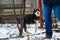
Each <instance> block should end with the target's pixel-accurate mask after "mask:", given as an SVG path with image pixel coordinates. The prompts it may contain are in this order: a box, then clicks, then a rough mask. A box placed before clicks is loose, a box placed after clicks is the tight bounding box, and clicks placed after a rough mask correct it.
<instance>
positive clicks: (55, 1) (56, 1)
mask: <svg viewBox="0 0 60 40" xmlns="http://www.w3.org/2000/svg"><path fill="white" fill-rule="evenodd" d="M50 2H52V4H54V5H60V0H43V3H44V4H45V5H47V4H50Z"/></svg>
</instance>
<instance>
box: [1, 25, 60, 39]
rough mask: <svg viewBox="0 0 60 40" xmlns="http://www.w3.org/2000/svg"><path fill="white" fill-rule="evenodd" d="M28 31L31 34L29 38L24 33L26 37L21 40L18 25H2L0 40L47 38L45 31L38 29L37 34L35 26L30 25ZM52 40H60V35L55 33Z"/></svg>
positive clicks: (24, 33)
mask: <svg viewBox="0 0 60 40" xmlns="http://www.w3.org/2000/svg"><path fill="white" fill-rule="evenodd" d="M27 26H28V25H27ZM27 30H28V31H29V32H31V34H30V35H29V36H27V35H28V34H27V33H26V32H24V31H23V36H24V37H23V38H20V37H18V36H19V31H18V28H17V24H0V40H42V39H43V38H44V37H45V29H39V28H38V30H37V32H35V25H34V24H30V25H29V27H28V29H27ZM51 40H60V33H57V32H55V31H53V37H52V39H51Z"/></svg>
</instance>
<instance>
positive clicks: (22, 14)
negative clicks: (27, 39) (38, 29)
mask: <svg viewBox="0 0 60 40" xmlns="http://www.w3.org/2000/svg"><path fill="white" fill-rule="evenodd" d="M23 5H24V6H23ZM22 8H23V9H22ZM21 11H23V12H21ZM21 11H20V15H21V16H20V23H21V27H20V36H22V33H23V26H24V14H25V0H23V2H22V5H21Z"/></svg>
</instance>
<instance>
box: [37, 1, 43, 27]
mask: <svg viewBox="0 0 60 40" xmlns="http://www.w3.org/2000/svg"><path fill="white" fill-rule="evenodd" d="M38 7H39V10H40V25H41V28H43V11H42V0H38Z"/></svg>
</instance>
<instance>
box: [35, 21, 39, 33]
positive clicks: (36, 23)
mask: <svg viewBox="0 0 60 40" xmlns="http://www.w3.org/2000/svg"><path fill="white" fill-rule="evenodd" d="M34 21H35V32H36V31H37V29H38V23H39V21H38V20H34Z"/></svg>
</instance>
